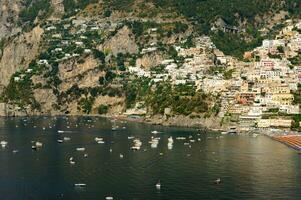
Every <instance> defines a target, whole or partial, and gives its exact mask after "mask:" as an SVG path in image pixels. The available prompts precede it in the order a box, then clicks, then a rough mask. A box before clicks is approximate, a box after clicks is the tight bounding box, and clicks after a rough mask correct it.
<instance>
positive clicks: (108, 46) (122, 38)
mask: <svg viewBox="0 0 301 200" xmlns="http://www.w3.org/2000/svg"><path fill="white" fill-rule="evenodd" d="M98 49H99V50H101V51H104V52H107V51H109V52H110V53H112V54H113V55H115V56H116V55H117V54H118V53H124V54H125V53H130V54H136V53H138V50H139V49H138V45H137V44H136V41H135V36H134V34H133V33H132V31H131V30H130V29H129V28H128V27H127V26H124V27H123V28H121V29H120V30H119V31H118V32H117V33H116V35H114V36H113V37H112V38H110V39H109V40H107V41H106V42H105V43H104V44H103V45H100V46H99V47H98Z"/></svg>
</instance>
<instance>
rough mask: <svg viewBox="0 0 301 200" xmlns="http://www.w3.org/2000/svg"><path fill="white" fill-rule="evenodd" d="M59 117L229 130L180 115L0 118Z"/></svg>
mask: <svg viewBox="0 0 301 200" xmlns="http://www.w3.org/2000/svg"><path fill="white" fill-rule="evenodd" d="M43 116H46V117H59V116H62V117H63V116H68V117H102V118H107V119H111V120H119V121H128V122H137V123H146V124H152V125H161V126H166V127H183V128H195V129H202V130H209V131H227V130H228V129H229V126H228V125H223V126H220V119H219V118H218V117H210V118H190V117H187V116H182V115H175V116H172V117H164V116H162V115H155V116H128V115H122V114H107V115H99V114H62V113H60V114H50V115H49V114H48V115H47V114H46V115H43V114H38V113H31V114H27V115H26V114H24V115H6V116H0V117H43Z"/></svg>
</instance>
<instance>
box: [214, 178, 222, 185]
mask: <svg viewBox="0 0 301 200" xmlns="http://www.w3.org/2000/svg"><path fill="white" fill-rule="evenodd" d="M221 182H222V180H221V179H220V178H218V179H216V180H215V181H214V184H220V183H221Z"/></svg>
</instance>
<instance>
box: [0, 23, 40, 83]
mask: <svg viewBox="0 0 301 200" xmlns="http://www.w3.org/2000/svg"><path fill="white" fill-rule="evenodd" d="M43 32H44V30H43V29H42V28H40V27H39V26H38V27H35V28H34V29H33V30H32V31H30V32H28V33H24V34H22V35H20V36H18V37H16V38H15V39H13V40H12V41H11V42H9V43H8V45H7V46H5V48H4V50H3V55H2V57H1V60H0V85H3V86H7V85H8V83H9V80H10V77H11V76H12V75H13V74H14V73H15V72H16V71H18V70H20V69H26V68H27V67H28V64H29V63H30V62H31V61H32V60H33V59H34V58H35V57H36V56H37V55H38V54H39V45H40V41H41V38H42V34H43Z"/></svg>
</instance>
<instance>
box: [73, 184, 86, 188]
mask: <svg viewBox="0 0 301 200" xmlns="http://www.w3.org/2000/svg"><path fill="white" fill-rule="evenodd" d="M74 186H75V187H86V186H87V184H85V183H75V184H74Z"/></svg>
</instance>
